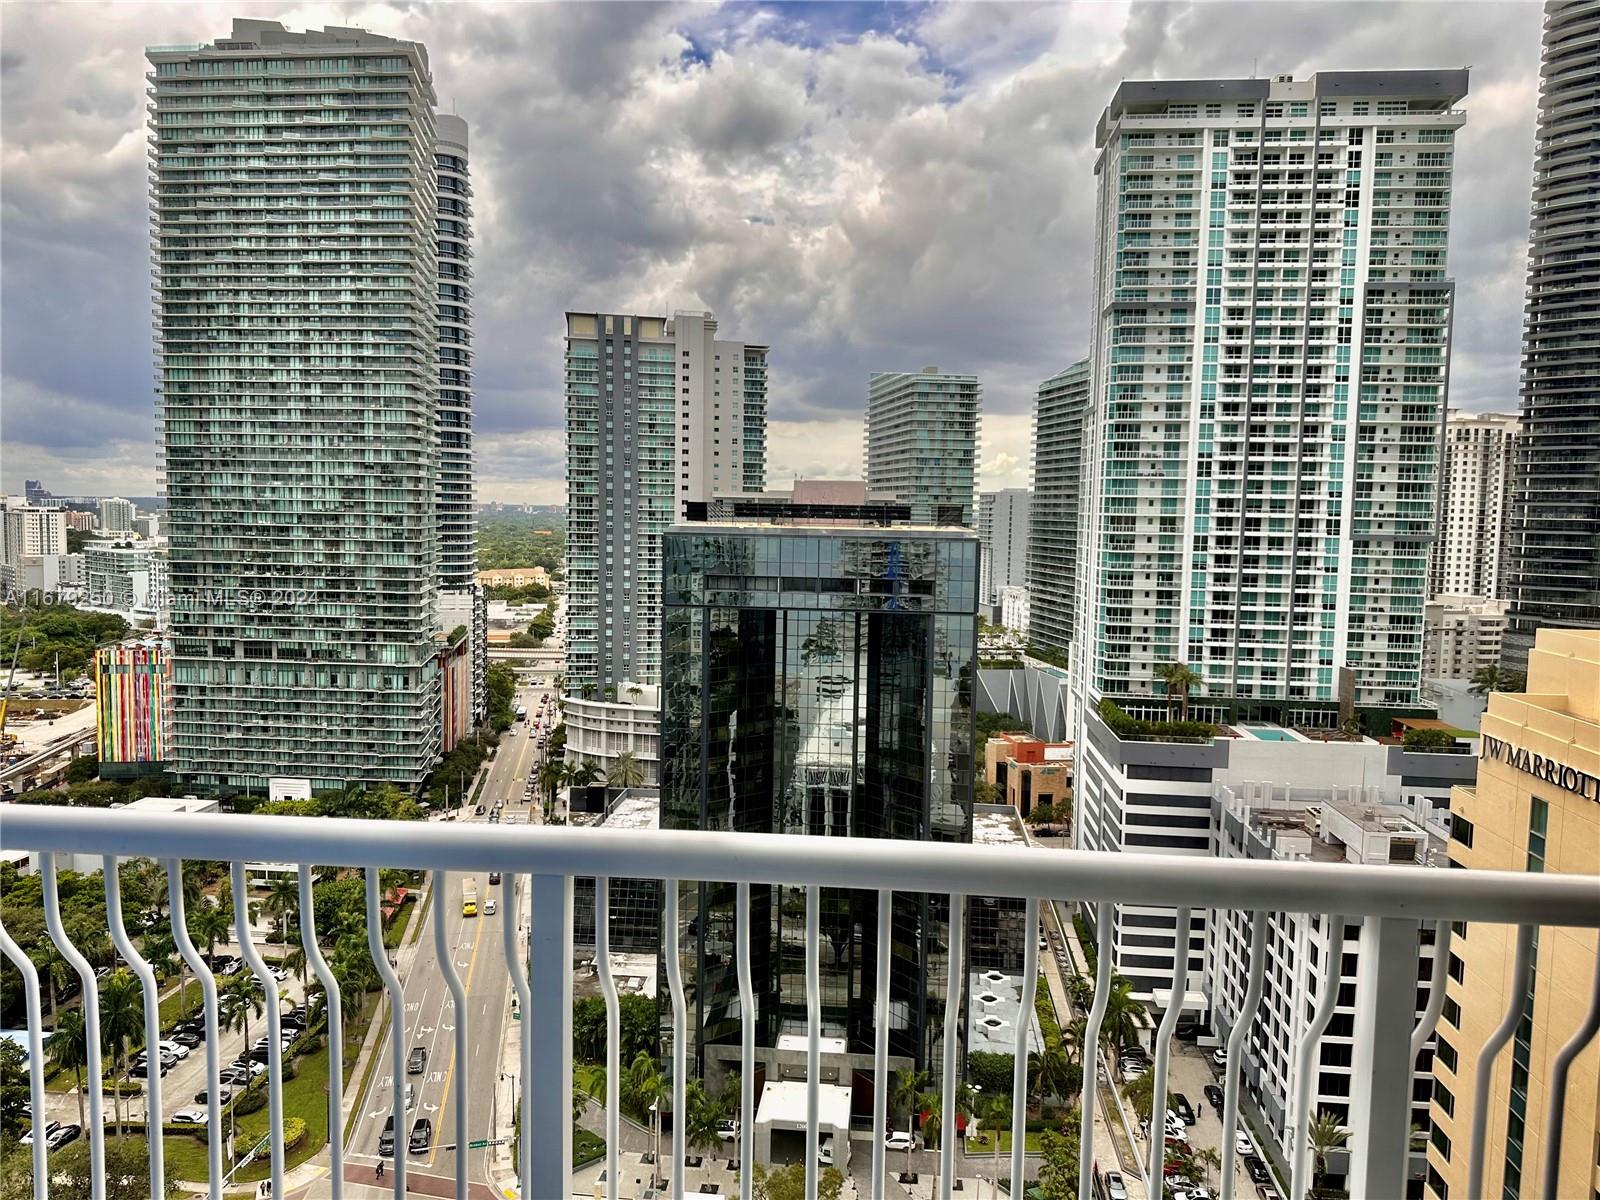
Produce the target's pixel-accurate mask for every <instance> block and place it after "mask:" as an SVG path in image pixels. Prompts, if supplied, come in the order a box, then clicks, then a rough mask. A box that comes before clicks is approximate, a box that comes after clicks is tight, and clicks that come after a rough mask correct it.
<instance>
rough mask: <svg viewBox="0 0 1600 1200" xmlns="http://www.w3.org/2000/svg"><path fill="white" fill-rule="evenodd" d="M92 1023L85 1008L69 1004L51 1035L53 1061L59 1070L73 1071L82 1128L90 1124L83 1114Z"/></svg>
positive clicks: (51, 1056)
mask: <svg viewBox="0 0 1600 1200" xmlns="http://www.w3.org/2000/svg"><path fill="white" fill-rule="evenodd" d="M88 1035H89V1023H88V1022H87V1021H85V1020H84V1018H83V1009H82V1008H69V1009H67V1011H66V1012H64V1013H62V1014H61V1015H60V1016H58V1017H57V1018H56V1028H55V1032H54V1033H52V1034H51V1035H50V1061H51V1062H52V1063H54V1064H55V1066H56V1069H57V1070H61V1071H71V1072H72V1079H73V1082H74V1083H75V1084H76V1085H77V1087H76V1088H75V1090H76V1091H77V1093H78V1128H80V1129H87V1128H89V1122H88V1120H87V1119H85V1117H84V1115H83V1069H84V1068H85V1067H86V1066H88V1065H89V1042H88Z"/></svg>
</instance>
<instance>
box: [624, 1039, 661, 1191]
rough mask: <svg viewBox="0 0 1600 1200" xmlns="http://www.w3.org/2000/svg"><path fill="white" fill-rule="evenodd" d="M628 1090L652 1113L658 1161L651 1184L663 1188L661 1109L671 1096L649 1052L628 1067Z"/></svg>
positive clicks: (645, 1052) (652, 1167)
mask: <svg viewBox="0 0 1600 1200" xmlns="http://www.w3.org/2000/svg"><path fill="white" fill-rule="evenodd" d="M627 1088H628V1090H629V1091H631V1092H632V1093H633V1095H634V1096H635V1097H636V1098H637V1099H638V1101H639V1105H640V1107H642V1108H645V1109H648V1110H649V1112H650V1133H651V1136H652V1137H653V1138H654V1140H655V1149H656V1160H655V1162H654V1163H653V1164H652V1165H651V1177H650V1184H651V1186H652V1187H660V1186H662V1184H661V1182H660V1180H661V1109H662V1107H663V1106H664V1105H665V1104H666V1103H667V1101H668V1099H669V1098H670V1096H671V1093H670V1092H669V1090H668V1088H667V1083H666V1080H665V1079H664V1078H663V1077H662V1075H661V1072H660V1070H659V1069H658V1068H657V1067H656V1060H655V1059H653V1058H651V1057H650V1054H649V1052H648V1051H644V1050H641V1051H639V1053H638V1054H637V1055H635V1056H634V1060H633V1063H632V1065H631V1066H629V1067H628V1078H627Z"/></svg>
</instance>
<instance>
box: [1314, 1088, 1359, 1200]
mask: <svg viewBox="0 0 1600 1200" xmlns="http://www.w3.org/2000/svg"><path fill="white" fill-rule="evenodd" d="M1306 1139H1307V1140H1308V1141H1309V1142H1310V1143H1311V1162H1312V1167H1311V1190H1312V1191H1313V1192H1318V1193H1320V1192H1321V1189H1322V1185H1321V1183H1320V1182H1319V1181H1320V1180H1321V1179H1322V1173H1323V1172H1324V1171H1325V1170H1327V1167H1328V1155H1329V1154H1330V1153H1332V1152H1333V1151H1335V1150H1337V1149H1339V1148H1340V1147H1341V1146H1343V1145H1344V1144H1345V1143H1346V1142H1348V1141H1349V1140H1350V1131H1349V1130H1348V1129H1346V1128H1345V1127H1344V1126H1343V1125H1340V1124H1339V1119H1338V1118H1337V1117H1335V1116H1334V1115H1333V1114H1332V1113H1331V1112H1329V1111H1328V1110H1327V1109H1318V1110H1317V1117H1316V1120H1314V1121H1312V1122H1311V1123H1310V1125H1308V1126H1307V1127H1306Z"/></svg>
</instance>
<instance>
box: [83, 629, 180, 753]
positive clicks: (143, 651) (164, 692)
mask: <svg viewBox="0 0 1600 1200" xmlns="http://www.w3.org/2000/svg"><path fill="white" fill-rule="evenodd" d="M94 685H95V709H96V712H95V719H96V723H97V728H98V734H99V736H98V738H97V741H98V745H99V752H100V761H101V762H102V763H159V762H165V761H166V760H167V757H168V752H169V750H170V744H169V743H170V738H171V733H172V714H171V705H172V661H171V659H170V658H169V657H168V655H167V651H166V649H165V648H164V647H163V646H161V645H159V644H156V643H153V642H126V643H123V644H122V645H120V646H108V647H106V648H105V649H102V650H97V651H96V652H95V656H94Z"/></svg>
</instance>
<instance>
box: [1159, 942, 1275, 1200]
mask: <svg viewBox="0 0 1600 1200" xmlns="http://www.w3.org/2000/svg"><path fill="white" fill-rule="evenodd" d="M1266 967H1267V914H1266V913H1264V912H1253V913H1251V914H1250V981H1249V984H1248V985H1247V986H1246V988H1245V993H1244V1004H1243V1005H1241V1006H1240V1009H1239V1016H1238V1018H1237V1019H1236V1020H1235V1021H1234V1025H1233V1029H1232V1030H1231V1031H1230V1032H1229V1034H1228V1078H1227V1079H1226V1080H1224V1081H1223V1085H1222V1087H1223V1091H1222V1200H1233V1159H1234V1154H1235V1149H1236V1148H1235V1146H1234V1141H1235V1139H1236V1138H1237V1137H1238V1129H1239V1069H1240V1067H1242V1066H1243V1065H1244V1044H1245V1041H1246V1039H1248V1038H1249V1036H1250V1025H1251V1023H1252V1022H1253V1021H1254V1020H1255V1019H1256V1009H1258V1008H1259V1007H1260V1006H1261V993H1262V991H1263V989H1264V985H1265V983H1266ZM1165 1099H1166V1097H1164V1096H1163V1097H1162V1100H1163V1101H1164V1100H1165ZM1162 1120H1163V1123H1164V1122H1165V1116H1163V1118H1162ZM1155 1121H1156V1112H1155V1105H1154V1102H1152V1104H1151V1107H1150V1124H1151V1127H1152V1128H1154V1126H1155Z"/></svg>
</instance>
